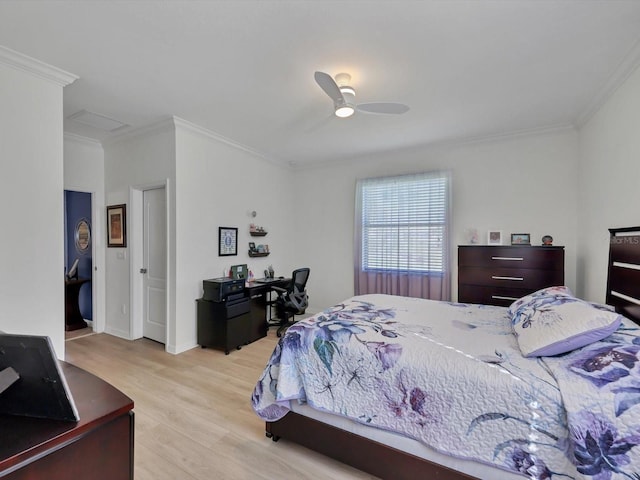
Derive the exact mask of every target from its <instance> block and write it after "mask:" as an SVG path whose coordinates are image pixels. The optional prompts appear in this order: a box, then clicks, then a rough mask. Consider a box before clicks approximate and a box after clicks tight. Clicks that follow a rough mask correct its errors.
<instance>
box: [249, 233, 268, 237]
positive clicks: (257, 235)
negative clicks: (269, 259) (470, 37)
mask: <svg viewBox="0 0 640 480" xmlns="http://www.w3.org/2000/svg"><path fill="white" fill-rule="evenodd" d="M266 234H267V232H249V235H251V236H252V237H264V236H265V235H266Z"/></svg>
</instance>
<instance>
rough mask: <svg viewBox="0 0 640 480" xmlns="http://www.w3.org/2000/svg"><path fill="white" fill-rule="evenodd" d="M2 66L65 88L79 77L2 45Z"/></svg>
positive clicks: (0, 58) (0, 51) (0, 52)
mask: <svg viewBox="0 0 640 480" xmlns="http://www.w3.org/2000/svg"><path fill="white" fill-rule="evenodd" d="M0 64H3V65H7V66H9V67H13V68H15V69H17V70H22V71H23V72H27V73H30V74H32V75H35V76H36V77H39V78H43V79H44V80H48V81H49V82H52V83H55V84H56V85H60V86H61V87H64V86H66V85H69V84H71V83H73V82H75V81H76V80H77V79H78V78H79V77H78V76H77V75H74V74H73V73H69V72H65V71H64V70H62V69H60V68H58V67H54V66H53V65H49V64H47V63H44V62H41V61H40V60H36V59H35V58H32V57H28V56H27V55H23V54H22V53H19V52H16V51H15V50H11V49H10V48H7V47H3V46H2V45H0Z"/></svg>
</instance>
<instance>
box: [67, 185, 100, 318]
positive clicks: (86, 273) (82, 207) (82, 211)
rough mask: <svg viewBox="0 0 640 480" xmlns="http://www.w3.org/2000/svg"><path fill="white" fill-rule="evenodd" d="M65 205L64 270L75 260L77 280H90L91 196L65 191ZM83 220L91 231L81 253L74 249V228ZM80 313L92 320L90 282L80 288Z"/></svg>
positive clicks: (91, 261) (91, 269)
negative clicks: (88, 241) (85, 247)
mask: <svg viewBox="0 0 640 480" xmlns="http://www.w3.org/2000/svg"><path fill="white" fill-rule="evenodd" d="M64 203H65V217H66V232H65V236H66V238H65V245H66V249H67V251H66V252H65V262H66V270H65V272H68V271H69V269H70V268H71V265H72V264H73V262H74V260H75V259H76V258H77V259H79V260H80V262H79V263H78V278H89V279H91V278H92V271H93V258H92V256H91V250H92V243H93V223H92V221H91V194H90V193H83V192H71V191H68V190H65V192H64ZM83 218H84V219H85V220H86V221H87V222H89V225H90V231H91V244H90V245H89V249H88V250H87V251H86V252H84V253H81V252H79V251H78V250H77V249H76V243H75V228H76V225H77V224H78V222H79V221H80V220H81V219H83ZM78 301H79V304H80V313H82V317H83V318H84V319H86V320H93V315H92V312H93V306H92V298H91V282H87V283H85V284H84V285H83V286H82V287H81V288H80V296H79V299H78Z"/></svg>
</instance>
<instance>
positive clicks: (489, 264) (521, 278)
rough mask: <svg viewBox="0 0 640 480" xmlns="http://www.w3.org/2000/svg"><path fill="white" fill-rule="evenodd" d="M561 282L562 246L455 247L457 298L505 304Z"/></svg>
mask: <svg viewBox="0 0 640 480" xmlns="http://www.w3.org/2000/svg"><path fill="white" fill-rule="evenodd" d="M557 285H564V247H559V246H558V247H547V246H544V247H543V246H529V245H526V246H516V245H512V246H507V245H505V246H480V245H478V246H470V245H460V246H459V247H458V301H459V302H460V303H483V304H487V305H499V306H509V305H510V304H511V303H512V302H514V301H515V300H517V299H519V298H521V297H523V296H525V295H528V294H529V293H533V292H535V291H536V290H540V289H541V288H545V287H552V286H557Z"/></svg>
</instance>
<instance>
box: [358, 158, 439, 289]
mask: <svg viewBox="0 0 640 480" xmlns="http://www.w3.org/2000/svg"><path fill="white" fill-rule="evenodd" d="M450 183H451V179H450V173H449V172H442V171H438V172H428V173H421V174H415V175H402V176H396V177H383V178H369V179H362V180H358V182H357V184H356V198H355V225H354V227H355V228H354V232H355V235H354V258H355V262H354V283H355V285H354V287H355V294H356V295H364V294H367V293H385V294H389V295H401V296H406V297H417V298H428V299H432V300H446V301H448V300H451V272H450V263H451V262H450V247H449V243H450V242H449V228H450V216H451V215H450V203H451V202H450V190H451V188H450Z"/></svg>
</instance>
